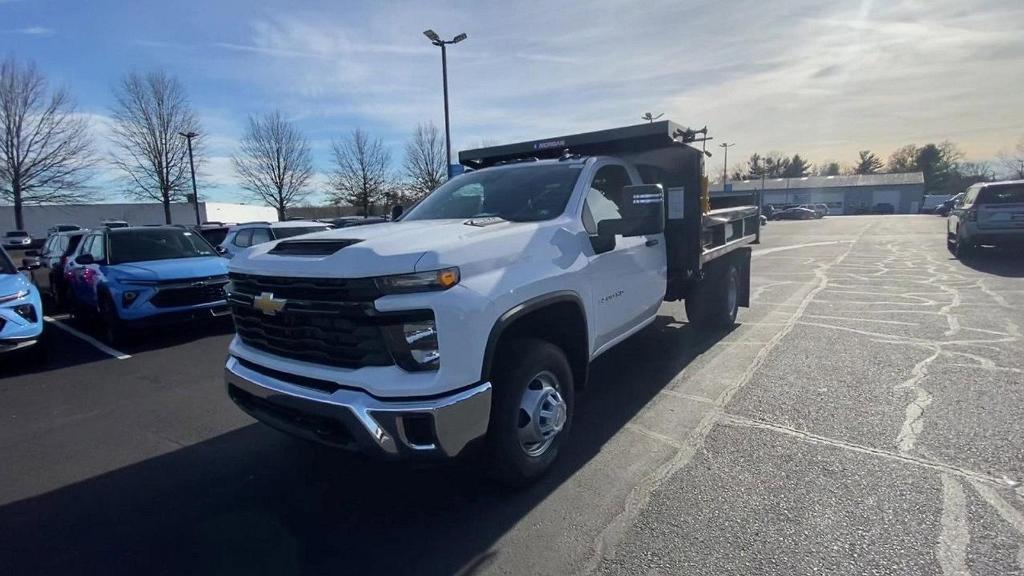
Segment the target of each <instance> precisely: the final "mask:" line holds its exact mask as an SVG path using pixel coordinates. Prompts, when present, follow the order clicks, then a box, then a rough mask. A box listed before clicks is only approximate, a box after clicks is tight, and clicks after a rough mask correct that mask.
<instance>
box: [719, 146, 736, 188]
mask: <svg viewBox="0 0 1024 576" xmlns="http://www.w3.org/2000/svg"><path fill="white" fill-rule="evenodd" d="M735 145H736V143H735V142H733V143H732V144H729V143H728V142H722V143H721V144H719V146H720V147H722V148H725V159H724V160H723V161H722V191H725V183H726V182H728V181H729V148H732V147H733V146H735Z"/></svg>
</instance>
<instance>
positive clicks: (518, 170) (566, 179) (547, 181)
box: [402, 164, 583, 221]
mask: <svg viewBox="0 0 1024 576" xmlns="http://www.w3.org/2000/svg"><path fill="white" fill-rule="evenodd" d="M582 170H583V166H582V165H581V164H544V165H532V166H515V167H510V168H492V169H484V170H479V171H477V172H470V173H468V174H463V175H461V176H457V177H455V178H453V179H451V180H449V181H448V182H446V183H445V184H443V185H442V186H441V187H440V188H438V189H437V190H434V191H433V192H432V193H431V194H430V195H429V196H427V197H426V198H424V199H423V201H422V202H420V203H419V204H417V205H416V207H414V208H413V209H412V210H410V211H409V213H408V214H406V215H405V216H404V217H403V218H402V220H442V219H447V218H483V217H488V216H497V217H500V218H504V219H505V220H513V221H529V220H550V219H551V218H554V217H556V216H558V215H560V214H561V213H562V212H564V211H565V205H566V203H568V202H569V197H570V196H571V195H572V189H573V187H574V186H575V185H576V180H577V179H578V178H579V176H580V172H581V171H582Z"/></svg>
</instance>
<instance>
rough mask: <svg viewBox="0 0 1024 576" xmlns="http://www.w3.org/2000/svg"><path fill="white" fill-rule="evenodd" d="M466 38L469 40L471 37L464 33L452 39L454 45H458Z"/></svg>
mask: <svg viewBox="0 0 1024 576" xmlns="http://www.w3.org/2000/svg"><path fill="white" fill-rule="evenodd" d="M466 38H469V36H466V33H465V32H463V33H462V34H459V35H458V36H456V37H455V38H452V44H458V43H459V42H462V41H463V40H465V39H466Z"/></svg>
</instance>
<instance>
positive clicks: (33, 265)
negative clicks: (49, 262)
mask: <svg viewBox="0 0 1024 576" xmlns="http://www.w3.org/2000/svg"><path fill="white" fill-rule="evenodd" d="M42 265H43V264H42V262H40V261H39V258H22V259H21V267H20V268H18V270H22V271H25V270H39V268H40V267H42Z"/></svg>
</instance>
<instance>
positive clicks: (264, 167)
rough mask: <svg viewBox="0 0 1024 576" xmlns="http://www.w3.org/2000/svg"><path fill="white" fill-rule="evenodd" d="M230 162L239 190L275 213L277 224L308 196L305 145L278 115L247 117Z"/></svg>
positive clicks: (309, 172) (308, 165) (310, 172)
mask: <svg viewBox="0 0 1024 576" xmlns="http://www.w3.org/2000/svg"><path fill="white" fill-rule="evenodd" d="M231 162H232V164H234V166H235V174H237V175H238V179H239V180H240V181H241V186H242V188H243V189H244V190H246V191H248V192H249V193H250V194H252V196H253V198H255V199H256V200H258V201H260V202H263V203H264V204H266V205H267V206H271V207H273V208H274V209H275V210H277V217H278V219H279V220H284V219H285V216H286V212H287V211H288V208H289V207H291V206H294V205H295V204H298V203H299V202H301V201H302V200H304V199H305V198H306V196H308V195H309V191H308V190H307V189H306V185H307V184H308V183H309V179H310V178H312V177H313V158H312V155H311V154H310V151H309V142H307V141H306V138H305V137H304V136H303V135H302V133H301V132H299V130H298V129H297V128H295V127H294V126H292V125H291V124H290V123H289V122H288V121H287V120H285V118H284V117H283V116H282V115H281V112H280V111H277V110H275V111H274V112H271V113H269V114H267V115H265V116H264V117H263V118H254V117H252V116H250V117H249V125H248V126H247V127H246V130H245V136H243V137H242V142H241V152H240V153H239V154H238V155H236V156H234V157H232V159H231Z"/></svg>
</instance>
